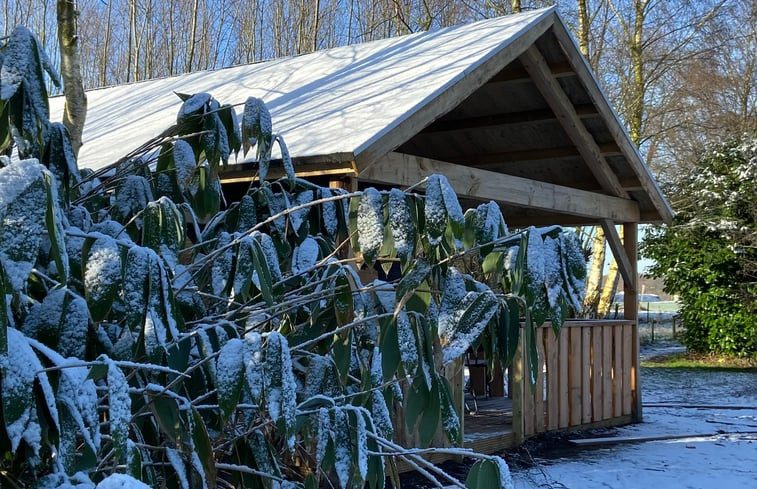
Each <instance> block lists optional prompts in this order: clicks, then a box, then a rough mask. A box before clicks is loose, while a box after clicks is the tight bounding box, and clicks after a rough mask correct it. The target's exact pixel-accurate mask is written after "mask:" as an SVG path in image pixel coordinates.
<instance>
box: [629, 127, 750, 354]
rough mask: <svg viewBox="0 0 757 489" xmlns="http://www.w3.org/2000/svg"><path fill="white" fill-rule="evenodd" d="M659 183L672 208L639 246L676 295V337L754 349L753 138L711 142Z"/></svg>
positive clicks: (723, 349) (696, 344)
mask: <svg viewBox="0 0 757 489" xmlns="http://www.w3.org/2000/svg"><path fill="white" fill-rule="evenodd" d="M666 191H667V193H668V195H670V197H671V201H672V203H673V207H674V210H675V211H676V213H677V216H676V218H675V221H674V223H673V225H672V226H669V227H664V228H663V227H660V228H653V229H652V230H650V232H648V233H647V236H646V237H645V239H644V243H643V246H642V252H643V254H644V255H645V256H647V257H649V258H652V259H654V260H655V264H654V265H653V266H652V267H651V269H650V272H649V273H650V274H651V275H653V276H655V277H660V278H662V279H663V280H664V281H665V290H666V291H667V292H669V293H671V294H676V295H678V296H679V297H680V299H679V300H680V302H681V309H680V313H679V314H680V316H681V320H682V321H683V324H684V326H685V330H684V333H683V336H682V341H683V343H684V344H685V345H686V346H687V347H688V348H689V349H691V350H693V351H699V352H716V353H726V354H732V355H739V356H750V357H755V356H757V141H755V140H754V139H750V138H745V139H743V140H739V141H732V142H729V143H726V144H723V145H720V146H717V147H715V148H712V149H711V150H710V151H708V152H707V153H705V154H704V155H703V156H702V158H701V159H700V160H699V161H697V162H696V163H695V164H694V165H693V166H692V167H691V168H688V169H684V170H683V171H681V172H679V174H678V175H677V178H676V180H675V181H674V182H671V183H670V184H669V185H667V186H666Z"/></svg>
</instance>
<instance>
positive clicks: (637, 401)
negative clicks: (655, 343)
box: [623, 222, 643, 423]
mask: <svg viewBox="0 0 757 489" xmlns="http://www.w3.org/2000/svg"><path fill="white" fill-rule="evenodd" d="M638 238H639V228H638V224H637V223H635V222H633V223H625V224H623V248H625V252H626V256H627V257H628V261H629V265H630V270H629V272H630V273H629V275H630V277H628V278H630V279H631V280H623V286H624V288H623V310H624V312H625V318H626V319H628V320H631V321H633V325H632V330H633V335H632V339H631V396H632V401H631V402H632V405H631V418H632V419H633V421H634V422H637V423H640V422H641V421H642V420H643V416H642V412H641V376H640V371H639V366H640V365H639V363H640V360H639V349H640V346H639V318H638V316H639V292H638V291H639V271H638V264H637V241H638ZM624 278H625V277H624Z"/></svg>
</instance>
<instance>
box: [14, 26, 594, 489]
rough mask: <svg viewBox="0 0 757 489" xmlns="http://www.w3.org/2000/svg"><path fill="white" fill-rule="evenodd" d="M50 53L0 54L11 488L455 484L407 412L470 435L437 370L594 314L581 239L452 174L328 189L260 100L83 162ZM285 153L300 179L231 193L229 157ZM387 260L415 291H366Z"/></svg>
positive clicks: (193, 101)
mask: <svg viewBox="0 0 757 489" xmlns="http://www.w3.org/2000/svg"><path fill="white" fill-rule="evenodd" d="M41 53H42V51H41V50H40V49H39V46H38V44H37V42H36V40H35V39H34V37H33V36H32V35H31V34H30V33H29V32H28V31H27V30H25V29H17V30H16V31H14V33H13V35H12V36H11V37H10V39H9V40H8V41H7V43H6V44H5V45H3V46H2V47H0V64H1V69H2V83H3V85H2V90H1V91H0V92H1V95H2V96H0V113H1V114H2V117H1V118H0V152H1V153H4V154H6V155H9V156H12V158H9V157H7V156H3V157H2V159H1V160H0V166H1V168H0V311H2V313H0V380H1V381H2V382H1V385H0V397H1V399H2V422H1V423H0V453H2V459H0V482H2V486H3V487H6V485H7V486H8V487H32V486H33V487H39V488H64V487H72V486H73V487H78V488H83V489H86V488H91V487H95V485H97V487H98V488H108V487H130V488H134V487H145V484H146V485H147V486H150V487H168V488H181V489H185V488H195V487H198V488H206V487H207V488H214V487H218V486H221V487H226V486H233V487H254V488H261V487H262V488H271V489H272V488H303V487H304V488H315V487H318V486H319V484H320V483H321V482H323V481H325V480H329V481H330V482H331V483H332V484H335V485H337V486H339V487H343V488H347V487H355V488H356V487H365V486H366V485H367V486H368V487H372V488H374V487H384V485H385V481H386V480H387V478H388V480H389V481H390V482H391V484H393V485H397V484H398V477H397V469H396V460H397V459H404V460H406V461H407V462H409V463H410V464H411V465H413V466H415V467H416V468H418V469H419V470H420V471H422V472H423V473H424V474H425V475H427V476H428V477H430V478H433V479H437V480H439V481H441V482H443V483H447V482H450V481H451V480H452V478H450V477H449V476H448V475H447V474H445V473H444V472H443V471H442V469H440V468H439V467H437V466H434V465H433V464H430V463H428V462H426V461H424V460H423V459H422V458H421V457H420V456H419V455H418V454H417V453H415V452H413V451H410V450H408V449H407V448H405V447H402V446H400V445H399V444H398V443H397V442H395V441H394V440H393V434H394V433H395V432H396V431H397V426H396V424H395V423H403V422H404V423H405V424H406V428H407V429H409V430H417V431H418V433H419V435H420V440H421V443H422V444H424V445H427V444H429V443H430V442H431V441H432V439H433V438H434V436H435V434H436V433H437V432H438V431H439V430H441V431H442V432H443V433H445V434H446V436H447V437H448V438H449V440H451V441H452V442H454V443H457V444H459V443H460V442H461V440H462V433H461V430H460V421H459V420H460V418H459V416H460V415H461V413H459V412H457V411H456V409H455V405H454V402H453V393H452V392H451V389H450V385H449V382H448V379H446V378H445V377H444V375H443V368H442V367H443V366H444V365H446V364H449V363H451V362H455V361H457V360H458V359H459V358H460V356H461V355H462V354H463V353H464V352H465V351H466V350H467V349H468V348H470V347H471V346H475V345H478V344H481V345H483V346H484V348H485V350H486V352H487V354H488V358H489V359H490V360H491V361H492V362H493V361H499V362H500V363H501V364H503V365H507V364H509V363H510V362H511V361H512V358H513V356H514V354H515V348H516V346H517V343H518V341H519V336H520V330H521V329H523V330H524V331H525V337H526V339H527V342H528V346H529V348H530V349H531V351H532V352H534V356H533V358H535V352H536V344H535V339H534V337H535V335H533V334H532V332H533V329H534V328H535V327H536V326H538V325H540V324H541V323H543V322H544V321H545V320H546V319H551V320H552V325H553V327H554V328H555V330H556V331H559V329H560V325H561V324H562V321H563V320H564V319H565V317H566V316H567V315H568V312H569V310H570V309H571V308H578V307H580V303H581V300H580V299H581V298H580V292H581V291H582V290H583V285H582V283H583V278H584V274H585V264H584V262H583V255H582V253H581V251H580V247H579V245H578V242H577V240H576V238H575V236H573V235H572V234H570V233H566V232H564V231H563V230H561V229H560V228H557V227H552V228H545V229H535V228H528V229H524V230H522V231H519V232H517V233H510V232H509V231H508V229H507V226H506V225H505V223H504V220H503V218H502V215H501V214H500V213H499V208H498V207H497V206H496V205H495V204H493V203H489V204H482V205H481V206H480V207H479V208H477V209H472V210H469V211H468V212H466V213H463V212H462V210H461V208H460V205H459V203H458V201H457V197H456V196H455V193H454V191H453V189H452V188H451V187H450V185H449V183H448V182H447V180H446V178H444V177H443V176H441V175H433V176H431V177H429V179H428V181H427V182H426V189H427V190H426V194H425V195H421V194H417V193H408V192H401V191H399V190H396V189H394V190H391V191H379V190H375V189H366V190H364V191H360V192H354V193H347V192H344V191H341V190H335V189H328V188H322V187H319V186H316V185H313V184H312V183H310V182H308V181H305V180H302V179H299V178H297V177H296V175H295V172H294V168H293V166H292V162H291V159H290V158H289V155H288V152H287V150H286V146H285V144H284V141H283V139H282V138H281V137H280V136H278V135H276V134H274V132H273V126H272V124H271V120H270V114H268V111H267V109H266V108H265V105H264V104H263V103H262V101H260V100H257V99H249V100H248V102H247V103H246V104H245V107H244V110H243V114H242V117H241V121H239V122H238V121H237V119H236V113H235V111H234V108H232V107H230V106H228V105H222V104H221V103H219V102H217V101H216V100H215V99H213V97H212V96H211V95H209V94H204V93H200V94H194V95H184V94H181V95H180V98H181V102H182V103H181V104H180V105H179V104H177V105H178V117H177V124H176V125H175V126H174V127H172V128H171V129H170V130H169V131H166V132H164V133H163V134H161V135H160V136H158V137H156V138H155V139H154V140H152V141H149V142H148V143H146V144H145V145H144V146H143V147H142V148H141V149H140V150H139V151H137V152H135V153H133V154H130V155H128V156H127V157H124V158H123V159H122V160H120V161H118V162H116V163H114V164H112V165H110V166H108V167H107V168H105V169H103V170H100V171H98V172H91V171H86V170H82V171H80V170H79V169H78V167H77V165H76V160H75V157H74V156H73V153H72V152H71V151H70V145H69V143H68V139H67V134H66V131H65V129H63V128H62V126H60V125H58V124H54V123H50V122H49V119H48V114H47V109H46V107H47V100H46V94H45V93H44V83H42V82H40V80H42V76H43V69H45V67H46V66H47V64H46V62H45V61H44V57H43V55H42V54H41ZM7 73H12V74H14V75H13V77H12V78H10V80H12V82H13V83H9V82H7V81H6V80H8V79H9V78H7V75H6V74H7ZM6 83H7V84H6ZM274 146H276V147H278V148H279V153H280V156H281V158H280V160H281V164H282V165H283V167H284V169H285V173H286V177H285V178H283V179H281V180H277V181H273V182H268V181H265V180H264V179H263V178H261V179H260V181H261V183H260V184H259V185H251V186H250V188H249V189H248V191H247V192H246V193H245V194H244V195H243V196H242V197H241V199H240V200H239V201H237V202H233V203H231V202H228V203H227V201H226V199H225V198H224V195H223V189H222V187H221V184H220V181H219V174H220V173H221V171H222V168H223V165H225V164H226V163H227V162H228V160H229V158H230V157H231V156H233V155H236V153H237V152H239V151H240V149H243V150H244V152H245V153H246V152H247V151H248V150H249V149H251V148H253V147H255V148H257V161H258V162H259V168H260V170H259V174H260V176H261V177H262V176H264V175H265V173H266V172H267V169H268V166H269V165H270V164H271V161H272V149H273V148H274ZM14 148H15V151H14ZM350 237H352V240H351V242H352V246H353V251H354V255H351V254H349V253H347V252H346V250H347V249H348V247H349V246H348V244H349V242H350ZM392 261H399V263H400V266H401V269H402V277H401V279H399V280H397V281H394V282H381V281H373V282H370V283H363V281H362V280H361V274H360V273H358V268H359V267H360V266H370V265H372V264H373V263H376V264H377V266H382V265H386V264H387V263H391V262H392ZM472 264H475V265H476V266H475V267H472V269H473V268H475V271H476V275H473V274H472V273H471V272H472V269H471V270H468V269H466V267H468V266H469V265H472ZM482 276H483V277H482ZM483 278H485V279H486V283H488V284H495V285H494V286H490V285H486V284H485V283H484V282H483V281H482V280H483ZM522 318H525V326H524V327H523V328H521V321H522ZM536 368H537V364H536V363H532V365H531V367H530V372H531V377H532V379H535V376H536V373H537V372H536ZM400 406H401V407H403V408H404V413H405V418H404V419H400V418H398V417H397V416H395V415H394V414H393V413H394V412H395V410H396V409H397V407H400ZM452 452H454V453H465V454H466V455H471V456H478V457H479V458H480V460H479V462H478V463H477V464H476V465H475V466H474V467H473V469H472V470H471V473H470V475H469V476H468V478H467V480H466V482H465V485H466V487H470V488H484V487H487V488H488V487H493V486H492V484H493V483H494V484H495V485H499V486H501V487H510V484H511V482H510V476H509V471H508V469H507V465H506V464H505V463H504V461H503V460H502V459H500V458H498V457H491V456H485V455H474V454H472V453H470V452H467V451H461V450H460V449H452ZM140 481H141V482H140ZM492 481H497V482H492Z"/></svg>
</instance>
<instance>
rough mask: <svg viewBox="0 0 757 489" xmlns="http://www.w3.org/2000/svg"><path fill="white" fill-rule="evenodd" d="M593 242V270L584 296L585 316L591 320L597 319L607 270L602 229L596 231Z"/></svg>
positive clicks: (587, 281)
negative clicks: (604, 274) (604, 275)
mask: <svg viewBox="0 0 757 489" xmlns="http://www.w3.org/2000/svg"><path fill="white" fill-rule="evenodd" d="M595 232H596V234H595V235H594V240H593V241H592V246H591V248H592V251H591V268H590V269H589V276H588V277H587V278H586V294H585V296H584V310H583V315H584V316H585V317H589V318H595V317H597V309H598V306H599V299H600V287H601V286H602V272H603V271H604V268H605V233H604V231H602V228H601V227H597V228H596V230H595Z"/></svg>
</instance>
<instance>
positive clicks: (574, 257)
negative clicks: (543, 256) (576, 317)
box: [558, 231, 586, 311]
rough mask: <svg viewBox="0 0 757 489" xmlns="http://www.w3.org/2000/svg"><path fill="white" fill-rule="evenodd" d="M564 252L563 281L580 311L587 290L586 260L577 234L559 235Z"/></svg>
mask: <svg viewBox="0 0 757 489" xmlns="http://www.w3.org/2000/svg"><path fill="white" fill-rule="evenodd" d="M558 239H559V240H560V250H561V251H562V258H563V259H562V268H563V270H562V271H563V279H564V283H565V285H566V289H567V290H568V297H569V298H570V304H571V306H573V309H575V310H576V311H580V310H581V307H582V306H583V294H584V291H585V290H586V282H585V281H586V259H585V258H584V254H583V250H582V249H581V244H580V243H579V241H578V237H576V234H575V233H572V232H565V231H563V232H561V233H560V235H559V238H558Z"/></svg>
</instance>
